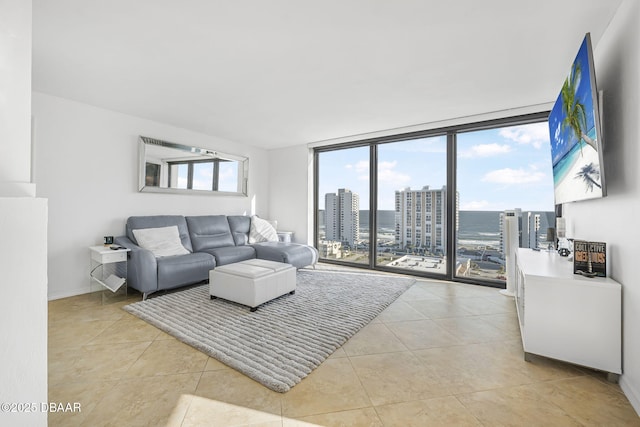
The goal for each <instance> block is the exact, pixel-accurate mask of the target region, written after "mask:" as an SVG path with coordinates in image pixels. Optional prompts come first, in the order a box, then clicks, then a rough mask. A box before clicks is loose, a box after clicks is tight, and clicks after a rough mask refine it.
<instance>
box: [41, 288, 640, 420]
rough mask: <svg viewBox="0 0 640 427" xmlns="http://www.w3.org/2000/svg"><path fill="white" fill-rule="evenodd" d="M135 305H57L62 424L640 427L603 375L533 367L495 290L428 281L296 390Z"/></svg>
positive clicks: (52, 377)
mask: <svg viewBox="0 0 640 427" xmlns="http://www.w3.org/2000/svg"><path fill="white" fill-rule="evenodd" d="M139 299H140V296H139V295H135V296H132V297H130V298H129V301H128V302H132V301H134V300H139ZM126 303H127V302H120V303H112V304H107V305H102V304H101V301H100V300H96V298H95V297H90V296H88V295H81V296H77V297H72V298H65V299H61V300H56V301H51V302H50V303H49V401H51V402H64V403H66V402H71V403H73V402H79V403H81V405H82V412H80V413H50V414H49V425H50V426H85V425H86V426H138V425H140V426H146V425H148V426H241V425H242V426H268V427H293V426H403V427H404V426H503V425H505V426H506V425H517V426H521V425H522V426H565V425H566V426H582V425H585V426H591V425H593V426H602V425H607V426H611V425H625V426H640V418H639V417H638V415H637V414H636V413H635V411H634V409H633V408H632V407H631V405H630V404H629V402H628V400H627V399H626V397H625V396H624V394H623V393H622V392H621V390H620V388H619V386H617V385H615V384H611V383H608V382H607V381H606V380H605V376H604V375H603V374H602V373H598V372H594V371H591V370H587V369H584V368H579V367H576V366H572V365H568V364H564V363H560V362H557V361H552V360H549V359H545V358H538V357H534V359H533V361H532V362H525V361H524V360H523V353H522V345H521V342H520V332H519V329H518V322H517V319H516V313H515V308H514V303H513V300H512V299H511V298H507V297H504V296H502V295H500V294H499V293H498V291H497V290H495V289H491V288H485V287H480V286H473V285H465V284H456V283H447V282H436V281H427V280H419V281H418V282H417V283H416V284H415V285H414V286H413V287H412V288H411V289H409V290H408V291H407V292H406V293H405V294H403V295H402V296H401V297H400V298H399V299H398V300H396V302H394V303H393V304H392V305H391V306H389V307H388V308H387V309H386V310H385V311H384V312H383V313H381V314H380V315H379V316H378V317H377V318H376V319H374V320H373V321H372V322H371V323H370V324H369V325H367V326H366V327H364V328H363V329H362V330H361V331H360V332H359V333H357V334H356V335H355V336H353V337H352V338H351V339H350V340H349V341H348V342H347V343H345V345H344V346H343V347H342V348H340V349H338V350H337V351H336V352H335V353H334V354H333V355H332V356H331V357H330V358H329V359H327V360H326V361H325V362H324V363H323V364H322V365H320V366H319V367H318V369H316V370H315V371H313V372H312V373H311V374H310V375H309V376H308V377H307V378H305V379H304V380H303V381H302V382H301V383H300V384H298V385H296V386H295V387H294V388H293V389H292V390H291V391H289V392H288V393H285V394H281V393H276V392H273V391H271V390H268V389H267V388H265V387H263V386H262V385H260V384H258V383H256V382H254V381H253V380H251V379H249V378H247V377H245V376H244V375H242V374H240V373H238V372H236V371H235V370H233V369H230V368H228V367H226V366H225V365H223V364H221V363H220V362H217V361H216V360H214V359H212V358H210V357H208V356H206V355H205V354H203V353H201V352H199V351H197V350H195V349H193V348H191V347H189V346H187V345H185V344H182V343H180V342H179V341H177V340H176V339H174V338H173V337H171V336H169V335H167V334H165V333H164V332H162V331H160V330H158V329H156V328H155V327H153V326H150V325H148V324H147V323H145V322H143V321H142V320H139V319H138V318H136V317H134V316H132V315H130V314H128V313H126V312H125V311H123V310H121V307H122V306H123V305H125V304H126Z"/></svg>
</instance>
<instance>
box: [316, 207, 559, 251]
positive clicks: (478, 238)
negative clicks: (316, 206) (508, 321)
mask: <svg viewBox="0 0 640 427" xmlns="http://www.w3.org/2000/svg"><path fill="white" fill-rule="evenodd" d="M459 213H460V224H459V228H458V242H459V243H460V244H476V245H488V246H498V245H499V244H500V214H501V213H502V212H501V211H460V212H459ZM535 213H539V214H540V237H541V238H544V237H545V236H546V233H547V228H549V227H553V226H554V222H555V220H554V218H555V217H554V213H553V212H535ZM320 218H321V220H320V221H321V226H324V215H323V212H322V211H321V215H320ZM378 225H379V227H380V228H381V229H383V230H388V231H391V230H395V211H378ZM360 229H361V230H362V231H366V232H368V231H369V211H368V210H361V211H360Z"/></svg>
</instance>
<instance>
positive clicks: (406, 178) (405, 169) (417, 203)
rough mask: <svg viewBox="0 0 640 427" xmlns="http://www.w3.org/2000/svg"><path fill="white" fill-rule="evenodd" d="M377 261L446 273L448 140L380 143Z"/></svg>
mask: <svg viewBox="0 0 640 427" xmlns="http://www.w3.org/2000/svg"><path fill="white" fill-rule="evenodd" d="M376 148H377V184H378V185H377V194H378V197H377V202H378V203H377V211H376V212H377V215H376V219H377V227H376V230H377V235H376V239H377V257H376V265H377V266H384V267H388V268H393V269H403V270H413V271H416V272H428V273H432V274H437V275H443V276H444V275H445V274H446V272H447V259H446V256H445V254H446V247H447V225H448V222H447V217H448V215H447V185H446V184H447V138H446V136H445V135H442V136H433V137H425V138H416V139H409V140H405V141H398V142H390V143H383V144H378V145H377V146H376Z"/></svg>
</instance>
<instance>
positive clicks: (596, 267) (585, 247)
mask: <svg viewBox="0 0 640 427" xmlns="http://www.w3.org/2000/svg"><path fill="white" fill-rule="evenodd" d="M573 273H574V274H581V275H583V276H587V277H607V244H606V243H603V242H587V241H584V240H574V241H573Z"/></svg>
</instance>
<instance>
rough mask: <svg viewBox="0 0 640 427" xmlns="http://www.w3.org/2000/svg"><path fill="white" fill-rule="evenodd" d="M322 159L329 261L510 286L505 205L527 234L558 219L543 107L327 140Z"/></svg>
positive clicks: (320, 193) (539, 237)
mask: <svg viewBox="0 0 640 427" xmlns="http://www.w3.org/2000/svg"><path fill="white" fill-rule="evenodd" d="M315 166H316V169H315V202H316V210H317V212H316V218H317V221H316V224H315V229H316V247H318V249H319V250H320V254H321V259H322V260H324V261H327V262H336V263H345V264H349V265H355V266H361V267H367V268H372V269H378V270H385V271H401V272H407V273H411V274H415V275H420V276H427V277H436V278H446V279H450V280H457V281H470V282H473V283H483V284H488V285H492V286H498V287H502V286H504V283H505V279H506V271H505V260H504V248H503V247H502V237H501V214H503V213H504V212H505V211H507V210H514V211H516V212H517V213H518V215H519V218H520V227H521V228H520V232H521V235H520V240H521V241H522V242H526V244H530V243H531V242H532V243H531V244H533V245H535V244H537V243H536V242H544V241H545V239H546V228H547V226H549V227H551V226H553V223H554V219H553V210H554V205H553V178H552V173H551V159H550V150H549V138H548V130H547V122H546V114H542V113H541V114H535V115H529V116H524V117H518V118H514V119H507V120H497V121H492V122H483V123H478V124H472V125H465V126H458V127H452V128H447V129H437V130H434V131H430V132H419V133H412V134H404V135H397V136H392V137H384V138H377V139H371V140H366V141H357V142H354V143H350V144H342V145H336V146H327V147H320V148H316V149H315ZM522 245H524V243H523V244H522Z"/></svg>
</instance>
